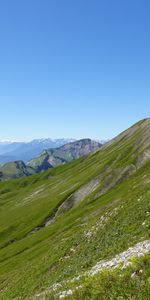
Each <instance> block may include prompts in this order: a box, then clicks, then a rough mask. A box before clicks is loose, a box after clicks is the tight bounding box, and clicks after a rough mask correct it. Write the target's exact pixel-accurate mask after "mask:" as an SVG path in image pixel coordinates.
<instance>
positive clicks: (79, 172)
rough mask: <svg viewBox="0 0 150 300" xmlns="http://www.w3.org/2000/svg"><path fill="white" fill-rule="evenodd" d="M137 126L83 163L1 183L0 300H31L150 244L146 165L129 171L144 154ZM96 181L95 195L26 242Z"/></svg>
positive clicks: (148, 164)
mask: <svg viewBox="0 0 150 300" xmlns="http://www.w3.org/2000/svg"><path fill="white" fill-rule="evenodd" d="M142 124H143V123H142ZM135 126H137V125H135ZM141 126H144V125H140V126H139V125H138V126H137V130H136V131H135V132H134V134H132V135H130V136H128V135H125V136H123V137H122V136H121V137H120V140H115V141H114V142H113V143H112V144H110V145H108V146H105V147H104V148H102V149H100V150H99V151H97V152H96V153H94V154H91V155H89V156H88V157H85V158H80V159H78V160H76V161H73V162H71V163H69V164H66V165H64V166H60V167H57V168H55V169H52V170H49V171H46V172H43V173H40V174H36V175H33V176H31V177H26V178H22V179H17V180H11V181H7V182H1V183H0V290H1V296H0V299H3V300H9V299H33V297H34V295H35V294H36V293H39V292H42V291H43V290H45V289H47V288H48V287H49V286H51V285H52V284H53V283H55V282H62V281H65V280H66V279H71V278H73V277H74V276H77V275H79V274H80V273H82V272H85V271H86V270H88V269H90V268H91V267H92V266H93V265H94V264H95V263H96V262H97V261H99V260H100V259H107V258H111V257H113V256H115V255H116V254H117V253H120V252H122V251H124V250H126V249H128V247H130V246H132V245H134V244H136V243H137V242H139V241H141V240H143V239H148V238H149V225H150V224H149V215H148V212H150V182H149V178H150V160H147V161H144V163H143V165H141V167H140V168H137V165H136V163H137V158H138V157H139V156H140V155H141V154H143V152H144V150H145V148H146V149H149V146H148V145H147V143H146V144H143V134H144V132H145V131H144V130H145V127H144V128H143V127H142V128H141ZM146 141H147V139H146ZM97 177H98V178H99V185H98V186H97V187H96V190H95V191H93V192H91V193H89V195H88V196H86V197H85V198H84V199H83V201H82V202H80V203H79V204H78V205H75V206H74V207H73V208H72V209H71V210H68V211H67V212H65V213H64V214H61V215H60V216H59V217H58V218H56V220H55V221H54V222H53V223H52V224H51V225H49V226H48V227H44V228H41V230H39V231H37V232H36V233H34V234H30V232H31V231H32V230H34V229H35V228H36V227H38V226H42V224H43V223H44V221H45V220H46V218H47V217H49V216H51V215H53V214H54V212H55V211H56V210H57V208H58V207H59V206H60V205H61V203H63V202H64V201H65V200H66V199H67V198H68V197H69V196H70V195H71V194H73V193H74V192H75V191H77V190H79V188H80V187H82V186H84V185H85V184H87V183H88V182H89V181H90V180H93V179H94V178H97ZM102 191H103V194H102ZM100 193H101V195H100ZM102 217H103V222H101V220H102ZM143 224H144V225H143ZM89 231H90V232H92V235H91V237H90V238H87V235H86V234H87V232H89ZM72 248H73V249H74V251H72V250H71V249H72ZM92 284H94V283H92ZM116 288H117V286H116ZM93 289H94V288H93ZM93 289H92V288H91V291H93ZM92 293H93V292H92ZM83 295H84V293H83ZM83 297H84V296H83ZM81 299H82V298H81ZM83 299H84V298H83ZM87 299H89V298H87ZM93 299H94V298H93ZM110 299H111V298H110ZM112 299H115V298H112ZM124 299H126V298H124ZM141 299H142V298H141Z"/></svg>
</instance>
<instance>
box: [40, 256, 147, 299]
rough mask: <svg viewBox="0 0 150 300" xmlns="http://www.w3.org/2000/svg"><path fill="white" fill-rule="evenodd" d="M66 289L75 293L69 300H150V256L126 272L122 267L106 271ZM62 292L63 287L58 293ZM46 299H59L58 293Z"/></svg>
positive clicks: (135, 263)
mask: <svg viewBox="0 0 150 300" xmlns="http://www.w3.org/2000/svg"><path fill="white" fill-rule="evenodd" d="M134 273H135V275H133V274H134ZM77 287H79V288H77ZM64 288H65V289H64V291H68V290H72V291H73V295H71V296H68V297H67V299H68V300H108V299H109V300H124V299H126V300H129V299H131V300H149V295H150V255H145V257H142V258H138V259H136V260H134V262H133V264H132V266H130V267H127V268H126V269H124V270H121V268H120V267H118V268H117V269H116V270H104V271H103V272H101V273H99V274H98V275H96V276H92V277H84V278H83V279H82V280H79V281H78V282H76V285H75V283H72V284H71V283H70V284H68V286H67V285H66V286H64ZM61 291H63V287H62V288H61V290H59V291H57V293H61ZM39 299H40V297H39ZM45 299H46V300H57V299H59V298H58V297H57V296H56V293H55V295H53V294H52V293H50V292H47V293H46V296H45Z"/></svg>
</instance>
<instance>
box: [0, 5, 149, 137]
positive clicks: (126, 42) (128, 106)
mask: <svg viewBox="0 0 150 300" xmlns="http://www.w3.org/2000/svg"><path fill="white" fill-rule="evenodd" d="M149 9H150V3H149V2H148V1H147V0H144V1H142V3H141V1H135V0H133V1H132V3H131V1H129V0H127V1H126V2H125V3H120V1H119V0H115V1H113V3H112V1H110V0H107V1H105V2H101V3H100V2H99V1H98V0H95V1H94V2H91V1H90V0H88V1H85V0H83V1H79V0H77V1H75V2H74V3H70V1H69V0H66V1H65V2H64V3H62V1H60V0H58V1H57V2H53V1H48V0H44V1H41V0H30V1H29V0H26V1H25V2H20V1H19V0H14V1H13V2H12V1H10V0H6V1H5V2H1V3H0V14H1V18H0V22H1V26H0V39H1V49H0V65H1V72H0V82H1V89H0V104H1V118H0V126H1V128H3V130H2V131H1V134H0V140H5V139H6V140H7V139H9V140H15V141H31V140H33V139H35V138H36V139H40V138H47V137H49V136H50V138H52V139H56V138H64V137H65V138H66V137H71V138H75V139H81V138H83V137H89V138H91V139H94V140H95V139H96V140H97V139H98V140H99V139H100V140H104V139H112V138H113V137H115V136H116V135H118V134H119V133H120V132H122V131H124V130H125V129H127V128H128V127H130V126H132V125H133V124H134V123H136V122H138V121H139V120H141V119H143V118H147V117H149V116H150V87H149V82H150V56H149V53H150V41H149V36H150V19H149Z"/></svg>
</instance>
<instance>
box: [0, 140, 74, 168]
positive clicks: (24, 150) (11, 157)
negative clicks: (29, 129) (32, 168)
mask: <svg viewBox="0 0 150 300" xmlns="http://www.w3.org/2000/svg"><path fill="white" fill-rule="evenodd" d="M74 141H75V139H54V140H53V139H50V138H47V139H35V140H33V141H31V142H12V141H0V163H6V162H10V161H15V160H23V161H24V162H27V161H28V160H31V159H32V158H34V157H35V156H37V155H39V154H40V153H41V152H42V151H43V150H44V149H49V148H58V147H61V146H63V145H65V144H67V143H70V142H74Z"/></svg>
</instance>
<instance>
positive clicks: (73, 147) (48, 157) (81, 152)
mask: <svg viewBox="0 0 150 300" xmlns="http://www.w3.org/2000/svg"><path fill="white" fill-rule="evenodd" d="M101 146H102V144H100V143H98V142H96V141H92V140H90V139H82V140H79V141H75V142H72V143H68V144H65V145H63V146H61V147H59V148H56V149H47V150H44V151H43V152H42V153H41V155H39V156H38V157H36V158H34V159H32V160H31V161H29V162H28V166H30V167H32V168H34V169H35V170H36V171H37V172H39V171H41V170H48V169H49V168H52V167H57V166H58V165H62V164H65V163H67V162H70V161H72V160H74V159H77V158H79V157H81V156H85V155H87V154H89V153H90V152H93V151H95V150H97V149H98V148H100V147H101Z"/></svg>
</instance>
